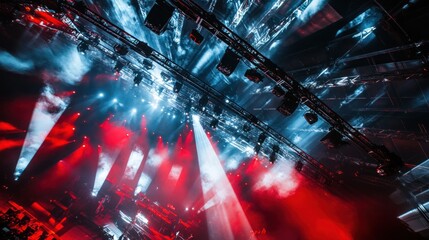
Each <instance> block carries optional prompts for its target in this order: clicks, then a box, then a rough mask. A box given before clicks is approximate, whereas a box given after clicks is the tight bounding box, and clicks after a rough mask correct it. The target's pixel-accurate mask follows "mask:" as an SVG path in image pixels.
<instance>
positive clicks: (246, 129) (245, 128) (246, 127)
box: [243, 124, 251, 132]
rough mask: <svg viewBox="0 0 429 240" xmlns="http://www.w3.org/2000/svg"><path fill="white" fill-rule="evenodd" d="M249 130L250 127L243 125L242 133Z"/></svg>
mask: <svg viewBox="0 0 429 240" xmlns="http://www.w3.org/2000/svg"><path fill="white" fill-rule="evenodd" d="M250 130H251V128H250V125H249V124H244V125H243V131H244V132H249V131H250Z"/></svg>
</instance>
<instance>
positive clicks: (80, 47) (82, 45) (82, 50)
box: [77, 41, 89, 54]
mask: <svg viewBox="0 0 429 240" xmlns="http://www.w3.org/2000/svg"><path fill="white" fill-rule="evenodd" d="M88 49H89V44H88V43H87V42H85V41H82V42H80V43H79V44H78V45H77V51H78V52H80V53H82V54H85V52H86V51H87V50H88Z"/></svg>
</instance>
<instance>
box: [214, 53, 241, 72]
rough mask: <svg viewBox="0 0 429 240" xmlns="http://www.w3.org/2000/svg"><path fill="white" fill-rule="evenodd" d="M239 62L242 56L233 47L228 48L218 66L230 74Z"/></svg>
mask: <svg viewBox="0 0 429 240" xmlns="http://www.w3.org/2000/svg"><path fill="white" fill-rule="evenodd" d="M239 62H240V57H239V56H238V55H237V54H236V53H235V52H233V51H232V49H230V48H227V49H226V50H225V53H224V54H223V56H222V58H221V60H220V62H219V64H218V65H217V67H216V68H217V70H219V71H220V72H221V73H222V74H223V75H225V76H229V75H231V73H232V72H234V70H235V69H236V68H237V65H238V63H239Z"/></svg>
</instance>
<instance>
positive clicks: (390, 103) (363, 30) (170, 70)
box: [64, 1, 428, 174]
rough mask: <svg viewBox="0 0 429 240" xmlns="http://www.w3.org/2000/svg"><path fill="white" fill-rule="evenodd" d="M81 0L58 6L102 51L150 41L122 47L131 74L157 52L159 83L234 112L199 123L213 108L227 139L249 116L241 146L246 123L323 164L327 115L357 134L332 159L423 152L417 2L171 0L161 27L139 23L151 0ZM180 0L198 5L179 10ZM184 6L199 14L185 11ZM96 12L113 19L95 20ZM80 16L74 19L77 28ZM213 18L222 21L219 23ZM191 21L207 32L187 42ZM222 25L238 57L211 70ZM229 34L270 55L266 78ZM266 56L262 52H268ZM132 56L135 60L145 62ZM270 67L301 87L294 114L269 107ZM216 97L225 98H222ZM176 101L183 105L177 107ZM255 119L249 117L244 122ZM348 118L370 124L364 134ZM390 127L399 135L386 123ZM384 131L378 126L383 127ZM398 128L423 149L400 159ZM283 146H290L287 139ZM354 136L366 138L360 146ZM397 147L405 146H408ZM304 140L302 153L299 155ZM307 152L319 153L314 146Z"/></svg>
mask: <svg viewBox="0 0 429 240" xmlns="http://www.w3.org/2000/svg"><path fill="white" fill-rule="evenodd" d="M172 3H173V5H175V4H174V2H172ZM86 4H87V5H88V6H89V9H91V10H90V11H87V12H86V10H85V9H79V8H78V7H71V5H69V4H65V5H64V6H65V8H66V9H67V10H69V11H71V12H73V13H74V14H76V15H79V16H80V17H82V18H83V19H85V20H83V21H82V22H83V23H82V22H81V23H79V22H77V23H75V24H76V26H75V27H76V29H74V30H76V31H75V32H74V33H73V34H74V35H75V37H77V38H78V39H79V37H80V38H82V39H84V40H88V41H92V39H91V38H97V39H98V38H99V39H101V41H102V42H103V41H104V42H105V43H106V44H108V45H107V46H104V47H105V54H107V55H109V54H110V57H111V58H116V57H117V56H116V55H115V54H116V53H115V52H113V53H112V51H111V50H112V48H113V46H115V44H125V45H127V44H128V45H129V46H127V47H129V48H133V47H134V49H133V50H136V45H137V44H138V43H139V42H140V41H141V42H143V43H147V47H146V46H145V48H147V49H143V52H142V51H141V50H142V49H141V48H139V46H137V51H136V53H137V55H140V56H129V57H130V59H128V56H123V58H120V59H121V60H123V61H124V63H123V64H124V65H126V68H127V67H129V68H128V69H126V70H124V71H123V72H126V71H127V70H128V71H129V70H131V71H129V72H128V73H129V74H130V75H133V74H134V73H135V72H138V71H139V68H142V67H144V66H145V65H144V64H145V62H144V60H143V58H142V56H143V57H148V59H151V60H154V62H155V65H156V69H158V68H159V69H160V71H161V72H162V73H163V74H161V75H160V76H161V78H164V80H165V81H164V82H163V83H161V84H160V87H161V88H164V87H165V88H169V89H170V93H171V90H172V89H173V88H174V84H175V81H174V80H173V81H171V82H168V81H169V80H170V78H174V79H176V80H178V81H180V82H181V81H183V82H185V83H186V84H185V90H183V92H185V91H191V92H194V94H189V92H186V93H184V95H185V96H189V95H190V96H193V97H191V98H190V99H189V98H188V99H185V98H186V97H181V94H180V93H179V96H178V98H179V99H180V100H179V101H178V102H179V103H178V104H179V105H180V104H182V105H186V104H183V103H190V104H191V105H192V106H195V105H196V103H197V101H198V100H199V99H200V98H201V96H202V95H207V96H208V97H209V98H208V100H209V101H210V104H209V106H208V108H211V109H214V107H215V106H219V107H221V108H222V109H225V110H227V111H229V112H232V115H230V114H228V112H224V113H223V115H221V116H220V117H218V116H216V114H215V113H214V112H211V111H207V112H206V113H205V115H206V116H207V118H206V124H207V125H210V123H211V122H212V121H213V119H217V120H218V121H219V122H218V123H216V125H217V127H218V128H220V129H221V130H223V129H224V130H225V131H224V132H225V133H226V134H230V135H233V136H231V137H232V138H234V139H230V140H229V141H228V142H229V143H231V142H235V143H233V144H236V142H238V141H237V140H236V137H237V134H236V132H240V129H238V130H235V131H234V129H228V128H230V126H234V127H237V126H240V125H245V124H246V122H250V123H251V125H252V128H251V129H252V132H251V133H246V132H244V131H241V132H242V134H241V135H242V136H241V138H243V140H244V142H245V143H244V144H242V145H241V146H236V147H238V148H239V149H240V150H242V151H244V150H245V149H246V148H247V149H248V148H249V147H250V148H253V146H254V144H255V143H256V142H257V139H249V135H250V136H256V135H259V132H261V133H262V132H265V133H266V134H268V135H269V136H270V137H272V140H273V143H268V144H265V146H263V149H262V150H263V151H262V152H261V153H262V155H265V156H269V155H270V152H271V149H270V148H271V147H270V146H272V145H276V144H280V145H281V149H282V150H283V149H284V151H282V152H285V153H286V154H288V153H289V152H292V154H295V155H296V153H298V155H297V156H295V159H297V161H298V160H299V159H300V158H304V160H307V162H309V163H310V165H311V163H312V162H313V163H314V164H313V165H314V166H313V167H316V168H320V167H321V166H320V165H318V164H317V163H315V162H321V163H322V164H324V163H323V158H329V155H331V154H332V153H331V152H332V151H335V150H330V151H324V152H326V153H327V155H324V154H323V153H321V151H320V149H321V148H324V146H323V145H322V144H321V143H320V142H319V140H320V139H321V138H322V137H323V136H324V135H325V134H326V133H327V132H328V131H329V128H330V127H334V128H335V129H337V130H339V131H340V132H342V133H343V135H344V136H346V137H348V136H350V137H349V142H351V143H356V145H357V146H356V145H355V144H351V146H346V147H343V148H344V149H343V150H341V152H340V153H336V154H337V155H338V154H339V155H342V156H343V157H342V158H341V159H356V160H355V161H351V162H352V164H353V163H354V162H367V163H374V164H383V158H388V157H386V155H388V154H390V153H389V152H390V151H392V152H395V153H396V154H398V155H400V157H401V158H402V159H404V162H405V163H407V164H411V165H413V164H416V163H418V162H420V161H421V160H424V159H425V155H426V154H427V153H426V152H425V149H426V148H425V147H426V146H425V144H426V141H427V139H428V137H427V135H428V134H427V131H426V128H427V126H426V124H425V122H424V119H425V117H424V116H425V114H426V113H427V107H428V103H427V99H426V91H425V90H426V89H427V86H426V84H425V83H424V81H423V80H424V78H425V77H426V76H427V59H426V58H427V56H426V55H425V52H427V42H426V41H425V37H426V35H425V34H426V33H424V32H421V31H419V30H418V29H413V27H412V26H413V25H415V24H413V23H415V22H414V21H421V20H422V18H423V20H424V14H421V15H418V14H417V15H415V14H414V11H413V9H414V10H416V9H420V7H421V4H423V3H421V2H418V1H416V2H412V1H411V2H406V1H404V2H402V3H395V4H393V5H392V4H391V3H390V4H389V3H383V2H377V1H366V2H361V1H359V2H357V1H356V2H349V3H347V4H345V3H338V2H336V1H329V2H328V1H302V2H299V1H298V2H293V3H292V2H291V1H275V2H272V3H259V2H251V1H250V2H247V1H245V2H243V3H241V4H237V3H233V2H229V1H228V2H226V3H225V4H222V3H220V2H219V3H218V2H217V1H209V2H202V3H199V4H200V5H201V6H202V7H203V8H205V9H207V10H206V12H205V13H204V12H203V13H198V11H199V10H201V9H198V7H195V6H194V7H189V6H187V5H191V6H192V2H189V3H184V4H182V5H183V6H181V5H180V4H177V5H176V7H178V8H179V9H180V10H181V11H177V10H176V11H175V12H174V14H173V16H172V19H171V21H169V23H168V26H167V31H166V32H165V33H163V34H161V35H157V34H155V33H153V32H151V31H147V29H146V28H145V27H142V26H144V19H145V18H146V17H147V14H148V13H149V11H150V9H151V7H152V5H153V4H152V3H147V2H146V3H142V2H140V1H136V2H133V1H131V2H130V4H125V3H124V2H120V1H119V2H102V3H93V2H90V1H88V2H86ZM121 4H122V5H121ZM186 4H187V5H186ZM270 4H272V5H270ZM116 5H118V7H116ZM423 5H424V4H423ZM187 7H188V9H192V8H196V9H197V10H190V11H188V12H186V8H187ZM73 10H75V11H73ZM183 12H184V13H185V14H183ZM418 12H419V11H418ZM207 13H212V15H207V16H215V17H214V18H213V19H210V18H206V19H204V16H205V15H204V14H207ZM233 13H235V14H233ZM192 14H194V15H198V14H199V15H201V16H197V17H196V16H190V15H192ZM392 14H393V15H395V16H393V15H392ZM411 14H413V16H414V15H415V16H414V18H410V17H409V16H411ZM186 15H187V16H186ZM98 16H101V18H99V17H98ZM255 16H256V17H255ZM188 17H191V18H195V19H194V20H197V18H198V17H202V18H201V19H202V20H204V21H201V22H200V25H198V24H196V23H195V22H193V21H190V20H189V19H188ZM103 18H104V19H108V20H107V21H111V22H112V23H109V22H103V21H104V19H103ZM88 20H89V22H91V23H92V24H94V25H98V27H99V29H97V30H96V31H97V33H94V32H90V31H91V30H90V29H85V28H84V27H83V26H84V24H86V23H87V22H86V21H88ZM198 21H200V20H198ZM217 21H218V22H217ZM213 22H215V23H213ZM216 22H217V23H216ZM79 24H82V26H81V28H80V29H79ZM222 24H223V27H222V26H220V25H222ZM103 25H104V26H103ZM115 25H116V26H117V27H116V26H115ZM218 25H219V26H218ZM207 26H208V27H209V28H210V26H211V27H212V28H217V27H218V29H214V30H210V29H209V30H210V31H211V32H216V31H217V32H218V35H217V36H214V35H213V34H210V32H209V31H208V30H207V29H205V28H206V27H207ZM194 28H195V29H197V30H200V31H199V32H200V33H201V34H202V36H203V37H204V40H203V42H202V43H201V45H197V44H195V43H194V42H192V41H191V40H190V39H189V37H188V35H189V33H190V32H191V30H192V29H194ZM222 28H223V29H228V28H229V29H228V31H225V32H226V34H224V35H228V34H229V35H231V34H234V36H233V37H232V40H226V41H227V42H226V43H228V44H229V45H230V47H233V48H235V50H238V51H237V52H238V54H239V55H240V56H242V57H243V58H242V59H241V63H240V64H239V66H238V68H237V69H236V71H234V72H233V73H232V75H230V76H228V77H227V76H224V75H222V74H220V73H219V72H218V71H217V70H216V65H217V63H218V62H219V61H220V59H221V57H222V55H223V53H224V50H225V49H226V47H227V46H226V44H225V43H222V40H224V38H223V37H222V34H221V33H219V31H222ZM405 29H406V30H405ZM109 31H110V32H109ZM121 31H123V32H121ZM79 34H81V35H79ZM88 34H100V36H95V37H94V36H89V35H88ZM237 40H244V42H247V43H248V44H250V45H246V44H245V45H244V46H247V47H250V46H253V47H254V48H252V49H250V51H253V50H257V51H259V52H260V53H262V54H263V56H266V57H267V59H270V60H271V61H272V62H273V63H275V64H277V65H272V63H267V64H265V63H262V64H259V66H256V67H260V68H262V69H260V70H262V71H261V73H264V74H265V75H266V76H265V79H264V81H263V82H260V83H258V84H255V83H253V82H251V81H249V80H248V79H247V78H245V77H244V72H245V71H246V70H247V69H249V68H254V67H255V65H254V63H256V64H257V65H258V62H260V61H259V60H255V61H253V62H252V59H251V58H252V56H250V57H249V55H247V56H246V52H243V49H241V50H240V49H237V47H236V46H231V44H235V43H236V42H237ZM97 41H99V40H97ZM109 41H110V42H109ZM223 42H225V41H223ZM91 45H94V47H95V48H97V47H98V48H103V47H102V44H99V43H94V42H92V43H91ZM239 45H240V44H239ZM170 46H175V47H174V48H172V47H170ZM148 49H149V50H148ZM100 50H103V49H100ZM144 50H146V52H145V51H144ZM109 51H110V52H109ZM148 51H149V52H148ZM151 54H152V55H151ZM257 54H258V53H256V54H255V55H257ZM130 55H131V53H130ZM145 55H146V56H145ZM263 56H261V57H262V60H266V59H265V58H264V57H263ZM244 58H247V60H245V59H244ZM249 59H250V61H249ZM133 61H140V62H141V61H143V66H142V65H141V64H140V65H139V64H138V63H136V62H133ZM146 61H147V60H146ZM149 62H150V61H147V62H146V63H149ZM156 63H158V64H156ZM149 65H151V66H150V67H147V66H146V68H148V69H149V70H150V69H151V68H152V65H153V63H149ZM277 66H279V67H280V68H282V69H284V71H285V72H286V73H287V74H288V75H286V77H283V76H284V74H285V72H282V71H281V70H280V72H276V67H277ZM267 67H268V69H267ZM148 74H149V77H150V78H152V79H153V78H157V76H155V77H154V76H153V75H150V74H151V73H150V72H149V73H148ZM124 75H125V74H124ZM267 76H268V77H267ZM276 76H277V77H279V76H280V79H281V78H282V77H283V79H286V81H284V80H283V82H286V83H283V84H281V85H282V86H283V87H284V88H283V89H284V90H291V91H290V92H293V93H294V94H295V95H296V97H299V98H302V99H301V101H302V104H300V105H299V107H298V109H297V111H296V112H295V113H294V114H292V115H291V116H288V117H285V116H283V115H282V114H280V113H279V112H278V111H276V108H277V107H278V106H279V105H280V104H281V101H282V98H281V97H276V96H274V95H273V94H272V89H273V88H274V86H275V85H276V84H275V82H276V81H277V83H278V81H282V80H274V81H270V79H269V77H271V78H273V77H274V79H275V78H276ZM131 78H132V77H131ZM288 79H291V80H288ZM150 81H151V80H150ZM296 82H298V83H300V84H301V86H304V87H306V88H307V89H308V90H309V91H306V90H299V89H303V88H300V87H298V88H297V87H290V86H291V85H292V84H293V83H296ZM397 85H399V86H404V85H407V87H408V88H411V89H413V93H414V94H413V95H414V96H413V97H412V96H407V93H409V92H410V91H407V93H402V92H401V90H398V89H397V88H398V87H397ZM187 89H190V90H187ZM310 92H312V93H314V95H315V96H317V98H319V99H320V100H321V101H317V98H316V101H313V100H312V98H313V97H314V98H315V96H313V95H311V93H310ZM165 94H166V95H167V94H169V93H165ZM198 94H199V95H198ZM307 94H310V95H307ZM167 96H168V95H167ZM225 100H226V101H229V103H226V104H225V103H224V101H225ZM322 102H324V103H326V104H327V106H328V108H327V109H328V110H324V107H325V105H324V104H323V103H322ZM304 105H307V106H309V107H310V108H312V109H310V108H308V107H307V106H304ZM185 108H186V106H182V107H181V109H185ZM179 109H180V108H179ZM331 109H332V110H333V111H332V110H331ZM309 110H312V111H315V112H316V113H319V116H322V118H324V119H325V120H326V121H327V122H325V121H323V120H322V119H321V121H318V122H317V123H316V124H314V125H311V126H310V125H309V124H308V123H307V122H306V121H305V119H304V118H303V114H304V113H306V112H308V111H309ZM335 112H338V113H340V114H339V116H341V118H342V119H341V118H339V119H340V120H338V117H339V116H332V114H335ZM401 113H403V114H401ZM320 114H322V115H320ZM234 115H238V116H237V117H238V118H234ZM392 116H393V117H392ZM240 117H241V118H244V119H240ZM255 117H256V119H254V118H255ZM343 119H344V120H343ZM408 119H410V120H408ZM349 124H350V125H349ZM381 126H383V127H381ZM253 127H256V129H255V130H253ZM355 130H358V131H360V132H362V133H363V134H364V135H367V136H368V139H366V137H364V136H362V135H359V133H357V132H356V131H355ZM392 132H393V133H396V135H391V134H390V133H392ZM384 133H386V135H383V134H384ZM401 134H402V135H401ZM246 135H247V136H246ZM404 135H406V136H414V137H413V139H412V140H413V141H416V142H417V146H420V149H418V150H417V151H418V152H419V155H421V157H420V158H418V157H415V156H414V157H413V158H412V159H408V158H409V157H410V156H406V155H405V156H404V154H403V153H402V152H401V147H403V146H397V145H400V144H398V143H397V142H395V140H392V139H395V138H396V139H397V138H401V137H402V136H404ZM362 138H363V140H362ZM225 139H227V140H228V138H225ZM279 140H280V142H279ZM277 142H278V143H277ZM238 145H239V144H238ZM285 145H286V146H285ZM378 145H385V146H387V149H389V150H386V151H384V152H383V151H381V153H378V152H377V151H378V150H379V149H380V148H378ZM288 146H289V147H290V146H292V149H290V148H289V147H288ZM359 146H360V147H362V148H363V149H360V150H358V149H359ZM392 148H393V149H392ZM395 148H398V149H395ZM404 149H407V150H405V151H408V150H409V149H408V146H406V147H405V148H404ZM291 150H292V151H291ZM356 150H357V151H356ZM362 150H363V151H362ZM383 150H385V149H383ZM371 151H372V152H375V154H374V155H376V156H375V160H378V162H377V161H374V159H372V158H371V157H370V156H368V154H366V153H365V152H371ZM307 152H308V153H309V154H310V155H307V154H306V153H307ZM300 154H301V155H303V156H300ZM283 155H284V154H283ZM313 155H314V156H316V157H314V158H313V157H311V156H313ZM377 155H382V156H381V157H380V156H377ZM289 158H290V155H289ZM377 158H378V159H377ZM380 158H381V160H380ZM314 160H316V161H314ZM345 161H347V160H345ZM328 164H329V163H328ZM368 165H370V164H368ZM322 168H323V167H322ZM316 171H319V170H316ZM322 171H323V170H322ZM328 174H329V173H328Z"/></svg>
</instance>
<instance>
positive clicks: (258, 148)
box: [253, 144, 261, 154]
mask: <svg viewBox="0 0 429 240" xmlns="http://www.w3.org/2000/svg"><path fill="white" fill-rule="evenodd" d="M253 150H255V154H259V151H261V145H259V144H256V145H255V147H254V148H253Z"/></svg>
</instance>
